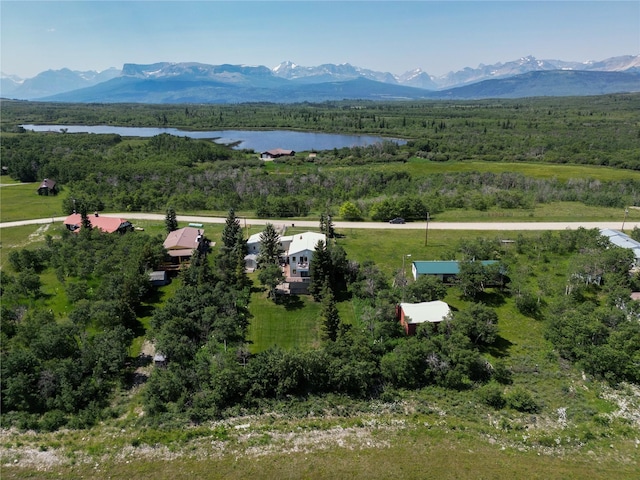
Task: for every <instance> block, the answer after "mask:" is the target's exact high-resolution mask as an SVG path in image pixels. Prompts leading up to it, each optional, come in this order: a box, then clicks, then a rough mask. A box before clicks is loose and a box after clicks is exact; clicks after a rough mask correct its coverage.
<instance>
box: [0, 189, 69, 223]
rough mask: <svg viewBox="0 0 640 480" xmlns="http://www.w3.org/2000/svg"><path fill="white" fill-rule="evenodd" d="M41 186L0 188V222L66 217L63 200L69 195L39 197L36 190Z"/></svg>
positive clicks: (63, 193) (61, 193) (62, 193)
mask: <svg viewBox="0 0 640 480" xmlns="http://www.w3.org/2000/svg"><path fill="white" fill-rule="evenodd" d="M39 185H40V184H39V183H27V184H19V185H11V186H7V185H4V186H2V187H0V205H1V208H0V222H13V221H16V220H28V219H32V218H48V217H60V216H64V212H63V211H62V200H63V199H64V198H66V196H67V193H65V192H64V191H62V192H60V193H59V194H58V195H38V194H37V193H36V189H37V188H38V186H39Z"/></svg>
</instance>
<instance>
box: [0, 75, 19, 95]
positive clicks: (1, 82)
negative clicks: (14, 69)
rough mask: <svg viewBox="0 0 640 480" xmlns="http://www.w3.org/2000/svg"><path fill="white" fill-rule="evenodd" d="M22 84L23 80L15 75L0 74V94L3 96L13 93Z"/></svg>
mask: <svg viewBox="0 0 640 480" xmlns="http://www.w3.org/2000/svg"><path fill="white" fill-rule="evenodd" d="M23 82H24V79H22V78H20V77H18V76H17V75H7V74H6V73H4V72H0V92H2V93H3V94H6V95H8V94H11V93H12V92H15V91H16V90H17V89H18V87H20V85H22V83H23Z"/></svg>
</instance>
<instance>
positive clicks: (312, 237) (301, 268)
mask: <svg viewBox="0 0 640 480" xmlns="http://www.w3.org/2000/svg"><path fill="white" fill-rule="evenodd" d="M319 241H322V242H324V243H325V244H326V243H327V237H326V236H325V235H324V234H323V233H316V232H304V233H299V234H297V235H291V236H290V237H283V238H282V244H283V245H285V244H287V249H286V251H285V252H286V253H285V256H286V264H287V265H289V276H290V277H294V278H295V277H302V278H305V277H308V276H309V267H310V265H311V261H312V259H313V253H314V251H315V249H316V245H317V244H318V242H319Z"/></svg>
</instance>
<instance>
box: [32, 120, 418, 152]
mask: <svg viewBox="0 0 640 480" xmlns="http://www.w3.org/2000/svg"><path fill="white" fill-rule="evenodd" d="M22 127H23V128H24V129H25V130H31V131H34V132H50V131H51V132H60V131H62V130H63V129H65V130H66V131H67V132H68V133H112V134H113V133H115V134H118V135H120V136H123V137H154V136H156V135H160V134H161V133H168V134H169V135H176V136H179V137H190V138H201V139H211V140H213V141H214V142H216V143H220V144H224V145H231V144H233V148H234V149H236V150H241V149H249V150H253V151H255V152H264V151H266V150H272V149H274V148H284V149H286V150H294V151H296V152H300V151H309V150H317V151H320V150H333V149H334V148H343V147H355V146H361V147H363V146H367V145H374V144H376V143H380V142H382V141H383V140H390V141H392V142H396V143H398V144H400V145H403V144H405V143H406V141H405V140H401V139H396V138H388V139H385V138H383V137H377V136H373V135H340V134H335V133H313V132H294V131H292V130H264V131H263V130H212V131H207V132H202V131H198V132H196V131H189V130H179V129H177V128H152V127H113V126H109V125H91V126H87V125H22ZM236 143H237V144H236Z"/></svg>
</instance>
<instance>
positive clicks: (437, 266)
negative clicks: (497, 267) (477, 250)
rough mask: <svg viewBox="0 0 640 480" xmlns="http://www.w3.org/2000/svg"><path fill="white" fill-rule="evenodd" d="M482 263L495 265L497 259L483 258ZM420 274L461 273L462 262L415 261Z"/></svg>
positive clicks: (415, 266) (414, 264)
mask: <svg viewBox="0 0 640 480" xmlns="http://www.w3.org/2000/svg"><path fill="white" fill-rule="evenodd" d="M480 263H482V265H485V266H487V265H493V264H495V263H498V262H497V261H496V260H482V261H481V262H480ZM413 266H414V268H415V270H416V272H417V274H418V275H457V274H459V273H460V262H458V261H457V260H442V261H440V260H428V261H416V262H413Z"/></svg>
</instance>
